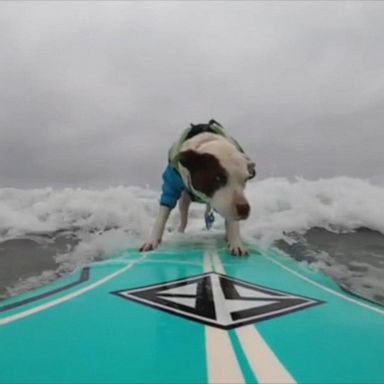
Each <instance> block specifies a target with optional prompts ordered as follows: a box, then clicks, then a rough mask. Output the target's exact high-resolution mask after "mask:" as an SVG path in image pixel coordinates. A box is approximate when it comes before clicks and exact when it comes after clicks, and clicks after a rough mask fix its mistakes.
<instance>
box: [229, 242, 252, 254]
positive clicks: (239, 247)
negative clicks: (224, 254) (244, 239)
mask: <svg viewBox="0 0 384 384" xmlns="http://www.w3.org/2000/svg"><path fill="white" fill-rule="evenodd" d="M228 251H229V252H230V254H231V255H233V256H248V255H249V251H248V249H247V247H245V246H244V245H243V244H242V243H241V242H235V243H229V244H228Z"/></svg>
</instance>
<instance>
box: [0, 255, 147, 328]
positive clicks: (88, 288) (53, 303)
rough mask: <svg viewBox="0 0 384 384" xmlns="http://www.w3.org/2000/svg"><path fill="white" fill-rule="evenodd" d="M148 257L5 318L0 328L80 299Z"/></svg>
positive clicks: (1, 321) (1, 320)
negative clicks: (70, 291)
mask: <svg viewBox="0 0 384 384" xmlns="http://www.w3.org/2000/svg"><path fill="white" fill-rule="evenodd" d="M147 256H148V255H144V256H142V257H141V258H140V259H138V260H137V261H135V262H132V263H130V264H128V265H127V266H125V267H124V268H121V269H119V270H118V271H116V272H114V273H111V274H110V275H107V276H105V277H104V278H102V279H100V280H98V281H96V282H95V283H93V284H90V285H88V286H86V287H84V288H82V289H79V290H77V291H75V292H72V293H70V294H68V295H66V296H63V297H60V298H58V299H56V300H53V301H50V302H48V303H45V304H42V305H39V306H37V307H34V308H31V309H28V310H26V311H24V312H20V313H16V314H15V315H11V316H8V317H5V318H3V319H0V326H1V325H5V324H9V323H13V322H14V321H17V320H20V319H23V318H25V317H28V316H31V315H34V314H36V313H39V312H42V311H45V310H47V309H49V308H52V307H54V306H56V305H59V304H62V303H64V302H66V301H69V300H72V299H74V298H75V297H78V296H80V295H82V294H84V293H86V292H88V291H91V290H92V289H95V288H97V287H99V286H100V285H102V284H104V283H106V282H107V281H109V280H112V279H114V278H115V277H117V276H119V275H121V274H122V273H124V272H125V271H127V270H128V269H130V268H132V267H133V266H134V265H135V264H137V263H138V262H140V261H142V260H144V259H145V258H146V257H147Z"/></svg>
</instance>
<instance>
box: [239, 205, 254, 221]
mask: <svg viewBox="0 0 384 384" xmlns="http://www.w3.org/2000/svg"><path fill="white" fill-rule="evenodd" d="M250 209H251V208H250V206H249V204H248V203H241V204H237V205H236V211H237V215H238V216H239V218H240V219H242V220H245V219H246V218H247V217H248V216H249V211H250Z"/></svg>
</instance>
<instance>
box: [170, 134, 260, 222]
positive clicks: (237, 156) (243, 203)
mask: <svg viewBox="0 0 384 384" xmlns="http://www.w3.org/2000/svg"><path fill="white" fill-rule="evenodd" d="M203 135H205V139H206V140H204V137H200V138H199V139H198V140H200V143H199V145H188V144H187V145H186V146H185V147H184V148H183V149H182V151H181V152H180V153H179V155H178V157H177V161H178V162H179V165H180V166H181V167H180V168H181V170H182V175H183V176H184V178H186V179H187V180H188V184H189V185H190V187H191V188H192V191H193V192H197V195H200V196H203V197H204V200H205V201H207V202H208V203H209V204H210V206H211V207H212V208H214V209H215V210H216V211H217V212H218V213H219V214H220V215H222V216H223V217H224V218H226V219H228V220H245V219H246V218H247V217H248V216H249V212H250V206H249V203H248V200H247V199H246V197H245V195H244V189H245V186H246V183H247V181H248V180H250V179H252V178H253V177H255V175H256V172H255V163H254V162H252V161H251V160H250V159H249V158H248V157H247V156H246V155H245V154H244V153H242V152H240V151H239V150H238V149H237V148H236V146H235V145H234V144H233V143H232V142H230V141H229V140H228V139H226V138H224V137H221V136H217V135H212V134H210V133H204V134H201V135H199V136H203ZM202 139H203V140H202ZM192 140H194V139H191V140H190V141H192ZM192 144H194V143H192Z"/></svg>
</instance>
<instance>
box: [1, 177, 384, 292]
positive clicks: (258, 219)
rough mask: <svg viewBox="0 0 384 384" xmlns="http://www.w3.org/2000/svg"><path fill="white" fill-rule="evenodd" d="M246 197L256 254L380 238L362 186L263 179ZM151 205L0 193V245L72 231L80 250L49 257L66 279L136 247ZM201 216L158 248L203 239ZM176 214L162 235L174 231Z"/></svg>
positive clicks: (366, 184) (147, 196)
mask: <svg viewBox="0 0 384 384" xmlns="http://www.w3.org/2000/svg"><path fill="white" fill-rule="evenodd" d="M247 196H248V198H249V201H250V203H251V206H252V213H251V216H250V218H249V219H248V220H247V221H246V222H242V224H241V226H242V229H241V232H242V235H243V237H244V238H245V239H246V240H247V241H250V242H252V243H254V244H255V245H257V246H258V247H261V248H267V247H269V246H271V244H273V242H274V241H276V240H279V239H286V240H287V241H292V238H291V237H289V236H288V234H290V233H292V232H294V233H304V232H305V231H307V230H308V229H310V228H312V227H322V228H325V229H328V230H331V231H335V232H346V231H353V230H355V229H357V228H359V227H366V228H369V229H372V230H376V231H379V232H381V233H382V234H384V215H383V212H384V186H380V185H375V184H373V183H372V182H370V181H367V180H361V179H354V178H348V177H338V178H332V179H320V180H316V181H309V180H304V179H296V180H294V181H290V180H288V179H285V178H270V179H265V180H262V181H256V182H253V183H250V185H249V186H248V189H247ZM158 200H159V192H158V191H152V190H149V189H143V188H138V187H122V186H120V187H114V188H108V189H105V190H84V189H70V188H67V189H63V190H54V189H52V188H47V189H34V190H19V189H9V188H7V189H0V241H2V240H6V239H9V238H15V237H21V236H25V235H27V234H31V233H35V234H36V233H45V232H48V233H49V232H54V231H58V230H63V229H68V230H75V231H76V233H77V235H78V236H79V237H80V239H81V241H80V243H79V244H78V245H77V246H76V247H75V248H74V249H73V250H72V251H71V252H68V253H65V254H60V255H57V256H56V261H57V262H58V263H59V264H60V267H59V269H60V271H59V272H60V273H65V272H68V271H71V270H73V269H75V268H76V267H79V266H81V265H85V264H88V263H90V262H92V261H94V260H100V259H103V258H107V257H108V256H109V255H111V254H112V253H114V252H115V251H118V250H119V249H124V248H127V247H137V246H139V244H140V243H141V242H142V241H144V240H145V239H146V237H147V235H148V233H149V232H150V228H151V226H152V224H153V221H154V220H155V216H156V212H157V209H158ZM203 210H204V207H203V206H201V205H197V204H196V205H192V210H191V215H190V216H191V221H190V224H189V228H187V231H188V230H189V231H190V232H189V233H190V234H192V235H193V236H192V237H191V235H188V236H182V235H179V234H175V233H174V232H173V231H167V232H166V234H165V239H164V241H165V242H188V241H198V240H199V236H202V237H204V235H203V232H202V228H203ZM176 211H177V210H175V212H174V213H173V214H172V217H171V220H170V222H169V224H168V229H169V228H171V229H175V228H176V227H177V221H178V215H177V213H176ZM223 229H224V223H223V220H221V219H220V218H217V220H216V223H215V225H214V229H213V231H214V232H215V234H216V235H217V233H220V232H223ZM191 239H192V240H191ZM56 275H57V271H56V273H51V274H49V273H48V272H46V273H45V275H43V276H42V279H43V280H44V281H46V280H50V279H53V278H54V277H55V276H56ZM24 283H26V282H25V281H24ZM30 283H31V284H32V286H34V285H36V284H37V283H38V282H36V281H34V280H33V279H32V280H31V281H30ZM35 283H36V284H35ZM27 285H28V281H27ZM17 292H18V291H17Z"/></svg>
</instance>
